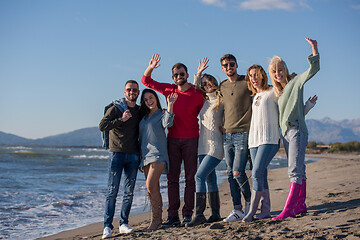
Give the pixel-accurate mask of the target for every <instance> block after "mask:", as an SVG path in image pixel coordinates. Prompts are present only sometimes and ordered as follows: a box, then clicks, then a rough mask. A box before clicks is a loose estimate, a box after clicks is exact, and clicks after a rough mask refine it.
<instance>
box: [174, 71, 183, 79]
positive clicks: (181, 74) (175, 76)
mask: <svg viewBox="0 0 360 240" xmlns="http://www.w3.org/2000/svg"><path fill="white" fill-rule="evenodd" d="M179 75H180V76H182V77H184V76H185V73H184V72H181V73H174V74H173V77H174V78H177V77H178V76H179Z"/></svg>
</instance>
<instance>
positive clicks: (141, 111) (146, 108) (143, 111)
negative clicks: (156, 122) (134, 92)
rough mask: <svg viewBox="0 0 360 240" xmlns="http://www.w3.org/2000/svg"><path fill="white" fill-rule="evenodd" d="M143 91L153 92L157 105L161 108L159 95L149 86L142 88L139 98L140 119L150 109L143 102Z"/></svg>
mask: <svg viewBox="0 0 360 240" xmlns="http://www.w3.org/2000/svg"><path fill="white" fill-rule="evenodd" d="M145 93H151V94H153V95H154V96H155V99H156V105H157V107H158V108H159V109H160V110H161V109H162V108H161V104H160V100H159V97H158V95H157V94H156V92H155V91H154V90H152V89H150V88H146V89H144V91H142V94H141V98H140V119H142V118H143V117H144V116H145V115H146V114H148V113H149V112H150V109H149V108H148V107H147V106H146V104H145V100H144V96H145Z"/></svg>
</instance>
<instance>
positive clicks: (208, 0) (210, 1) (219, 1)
mask: <svg viewBox="0 0 360 240" xmlns="http://www.w3.org/2000/svg"><path fill="white" fill-rule="evenodd" d="M201 2H203V3H205V4H207V5H214V6H217V7H225V6H226V3H225V2H224V1H223V0H201Z"/></svg>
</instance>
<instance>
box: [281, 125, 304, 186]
mask: <svg viewBox="0 0 360 240" xmlns="http://www.w3.org/2000/svg"><path fill="white" fill-rule="evenodd" d="M290 126H291V127H290V128H289V130H287V131H286V133H285V136H284V137H283V143H284V148H285V152H286V155H287V157H288V174H289V178H290V182H294V183H297V184H302V180H303V179H306V173H305V170H306V169H305V150H306V146H307V143H308V134H307V133H303V132H300V131H299V123H298V122H297V121H296V122H294V123H292V124H290Z"/></svg>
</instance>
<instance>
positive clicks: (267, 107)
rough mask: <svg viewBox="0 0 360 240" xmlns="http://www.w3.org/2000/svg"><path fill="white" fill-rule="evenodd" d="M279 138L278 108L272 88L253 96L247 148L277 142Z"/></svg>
mask: <svg viewBox="0 0 360 240" xmlns="http://www.w3.org/2000/svg"><path fill="white" fill-rule="evenodd" d="M279 139H280V128H279V109H278V105H277V98H276V96H275V93H274V91H273V89H272V88H270V89H269V90H267V91H264V92H260V93H257V94H256V95H255V96H254V98H253V103H252V116H251V124H250V131H249V148H254V147H258V146H260V145H263V144H278V143H279Z"/></svg>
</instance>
